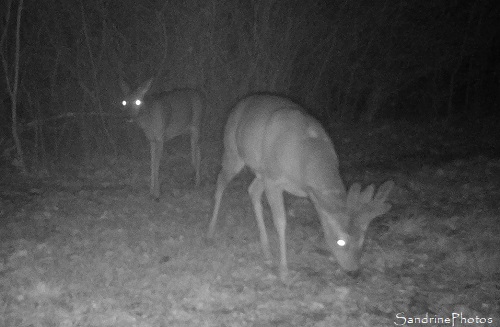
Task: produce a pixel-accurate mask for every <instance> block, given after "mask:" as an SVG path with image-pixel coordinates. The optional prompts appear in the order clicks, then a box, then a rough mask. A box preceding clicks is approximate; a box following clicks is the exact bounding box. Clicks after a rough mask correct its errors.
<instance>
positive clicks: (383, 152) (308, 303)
mask: <svg viewBox="0 0 500 327" xmlns="http://www.w3.org/2000/svg"><path fill="white" fill-rule="evenodd" d="M333 139H334V142H335V146H336V149H337V152H338V154H339V157H340V161H341V174H342V176H343V178H344V181H345V182H346V184H347V185H350V184H352V183H353V182H356V181H358V182H361V183H363V185H368V184H371V183H375V184H376V185H380V184H381V183H382V182H383V181H385V180H388V179H392V180H394V181H395V183H396V187H395V189H394V190H393V191H392V193H391V195H390V198H389V202H390V203H392V205H393V207H392V210H391V211H390V212H389V213H387V214H386V215H384V216H382V217H380V218H378V219H376V220H375V221H374V222H373V223H372V224H371V225H370V229H369V232H368V235H367V241H366V245H365V250H364V254H363V258H362V265H363V271H362V274H361V276H359V277H358V278H355V279H354V278H351V277H348V276H347V275H346V274H345V273H344V272H343V271H342V270H341V269H340V267H339V265H338V264H337V262H336V260H335V258H334V257H331V255H330V253H329V252H328V251H327V248H326V245H325V244H324V238H323V232H322V230H321V226H320V224H319V221H318V219H317V216H316V213H315V211H314V210H313V207H312V206H311V204H310V202H309V201H308V200H307V199H300V198H296V197H292V196H288V195H287V196H286V207H287V214H288V229H287V247H288V253H289V268H290V271H291V276H292V277H291V280H290V282H289V283H287V284H284V283H282V282H280V280H279V278H277V273H278V271H277V262H278V259H279V256H278V251H277V242H276V240H277V237H276V232H275V229H274V227H273V225H272V222H271V219H270V212H269V208H268V207H267V206H265V216H266V225H267V229H268V233H269V236H270V238H271V246H272V250H273V256H274V262H273V263H272V264H268V263H266V262H265V260H264V257H263V254H262V251H261V248H260V245H259V237H258V230H257V226H256V223H255V219H254V217H253V212H252V208H251V204H250V199H249V197H248V194H247V191H246V190H247V187H248V185H249V183H250V181H251V178H252V175H251V174H250V173H249V172H245V173H243V174H241V175H240V176H239V177H238V178H237V179H235V180H234V181H233V183H231V185H230V187H229V188H228V189H227V190H226V193H225V195H224V198H223V201H222V208H221V212H220V216H219V221H218V224H217V229H216V234H215V239H214V240H213V241H208V240H207V239H206V238H205V234H206V232H207V228H208V223H209V220H210V216H211V211H212V204H213V192H214V184H215V179H216V176H217V173H218V170H219V163H220V155H221V146H220V143H219V142H217V140H215V141H213V142H212V141H206V142H203V144H202V147H203V165H202V170H203V173H202V175H203V183H202V185H201V186H200V187H199V188H195V187H194V183H193V176H194V172H193V170H192V168H191V167H190V165H189V164H188V163H189V161H188V158H189V153H188V151H187V149H186V148H187V147H186V144H188V142H187V140H183V139H180V140H174V141H173V143H171V144H169V145H168V147H167V151H166V152H167V153H166V154H165V156H164V160H163V162H162V169H161V173H160V175H161V180H162V196H161V198H160V200H159V201H158V202H155V201H154V200H152V199H151V197H150V196H149V195H148V183H149V171H148V169H149V162H148V159H147V155H148V152H147V150H144V151H142V152H143V154H144V159H143V160H142V159H141V160H135V159H131V158H129V157H123V156H122V157H108V158H101V159H100V160H94V161H91V162H90V163H89V164H87V165H86V166H85V167H83V166H82V165H76V164H73V165H72V166H65V169H64V170H63V169H62V168H61V167H59V168H60V169H57V170H55V171H53V173H51V175H50V178H49V177H43V178H40V177H35V176H33V175H31V176H24V177H21V176H19V175H18V174H16V173H14V172H13V171H12V168H9V167H7V168H3V171H2V177H1V178H2V180H1V182H0V198H1V202H0V259H1V260H0V327H3V326H33V327H38V326H68V327H69V326H318V327H319V326H394V325H403V326H404V325H406V326H452V321H451V320H450V321H449V322H446V321H443V322H442V323H440V322H439V320H438V319H446V318H448V319H455V320H454V321H453V322H454V325H455V326H457V325H458V326H465V325H467V326H500V316H499V311H500V283H499V280H500V275H499V271H500V269H499V268H500V251H499V249H500V237H499V235H500V208H499V200H500V160H499V157H500V151H498V144H497V143H496V142H497V141H498V139H496V138H495V137H494V136H493V135H492V134H491V133H490V132H489V131H485V130H483V129H481V128H480V127H479V126H473V127H465V128H451V127H449V126H445V125H441V124H426V125H418V126H417V125H415V124H411V123H397V124H396V123H380V124H377V126H367V125H356V126H342V125H339V126H335V128H334V131H333ZM137 157H140V156H137ZM419 319H420V320H419ZM422 319H424V320H422ZM425 319H427V320H425ZM432 319H435V320H432ZM460 319H468V320H466V321H465V320H460Z"/></svg>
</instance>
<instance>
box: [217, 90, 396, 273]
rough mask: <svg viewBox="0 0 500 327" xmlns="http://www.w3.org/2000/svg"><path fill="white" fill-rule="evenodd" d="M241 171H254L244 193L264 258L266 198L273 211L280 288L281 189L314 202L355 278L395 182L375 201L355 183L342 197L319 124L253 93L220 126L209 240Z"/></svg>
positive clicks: (281, 101) (334, 160)
mask: <svg viewBox="0 0 500 327" xmlns="http://www.w3.org/2000/svg"><path fill="white" fill-rule="evenodd" d="M245 165H246V166H248V167H250V169H251V170H252V171H253V172H254V173H255V179H254V180H253V182H252V183H251V185H250V187H249V188H248V193H249V194H250V198H251V200H252V204H253V208H254V212H255V217H256V219H257V225H258V228H259V233H260V242H261V245H262V250H263V252H264V255H265V257H266V259H267V260H271V252H270V250H269V242H268V238H267V232H266V227H265V224H264V219H263V213H262V203H261V198H262V194H263V193H264V192H265V194H266V197H267V201H268V202H269V205H270V207H271V212H272V217H273V221H274V226H275V227H276V230H277V231H278V237H279V248H280V266H279V273H280V278H281V280H282V281H283V282H285V281H287V278H288V268H287V259H286V244H285V228H286V214H285V207H284V202H283V191H287V192H289V193H291V194H293V195H295V196H299V197H308V198H309V199H310V200H311V201H312V203H313V204H314V207H315V209H316V211H317V212H318V215H319V218H320V220H321V225H322V227H323V231H324V233H325V239H326V242H327V244H328V246H329V248H330V250H331V251H332V252H333V254H335V256H336V258H337V261H338V262H339V264H340V266H341V267H342V268H343V269H344V270H346V271H347V272H348V273H349V274H350V275H354V276H355V275H357V272H358V271H359V268H360V258H361V252H362V246H363V242H364V239H365V234H366V230H367V229H368V225H369V224H370V222H371V221H372V220H373V219H374V218H375V217H377V216H380V215H383V214H385V213H386V212H388V211H389V210H390V208H391V205H390V204H388V203H386V199H387V197H388V196H389V193H390V191H391V190H392V188H393V186H394V182H392V181H387V182H385V183H384V184H383V185H382V186H381V187H380V188H379V190H378V192H377V193H376V194H375V195H374V186H373V185H370V186H368V187H367V188H366V189H365V190H364V191H361V186H360V185H359V184H357V183H356V184H353V185H352V186H351V187H350V189H349V191H346V188H345V186H344V183H343V182H342V179H341V177H340V174H339V160H338V157H337V154H336V152H335V150H334V147H333V143H332V141H331V140H330V138H329V137H328V135H327V134H326V132H325V130H324V129H323V128H322V126H321V125H320V123H319V122H318V121H317V120H315V119H314V118H312V117H311V116H309V115H307V114H305V113H304V111H303V109H302V108H301V107H300V106H299V105H297V104H295V103H293V102H292V101H290V100H288V99H285V98H282V97H279V96H273V95H252V96H249V97H247V98H244V99H243V100H241V101H240V102H239V103H238V104H236V107H235V108H234V110H233V111H232V113H231V114H230V116H229V119H228V121H227V124H226V128H225V132H224V155H223V158H222V169H221V171H220V173H219V176H218V179H217V189H216V191H215V206H214V211H213V214H212V219H211V221H210V226H209V230H208V235H207V236H208V238H213V235H214V231H215V225H216V222H217V215H218V213H219V208H220V204H221V199H222V195H223V192H224V189H225V188H226V186H227V185H228V183H229V182H230V181H231V180H232V179H233V178H234V176H236V174H238V173H239V172H240V171H241V170H242V168H243V167H244V166H245Z"/></svg>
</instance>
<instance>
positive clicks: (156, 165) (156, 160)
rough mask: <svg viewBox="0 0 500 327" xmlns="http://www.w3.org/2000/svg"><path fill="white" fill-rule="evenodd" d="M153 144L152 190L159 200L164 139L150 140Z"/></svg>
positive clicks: (152, 193)
mask: <svg viewBox="0 0 500 327" xmlns="http://www.w3.org/2000/svg"><path fill="white" fill-rule="evenodd" d="M150 144H151V188H150V192H151V195H153V197H154V198H155V199H156V200H158V199H159V198H160V178H159V171H160V161H161V157H162V154H163V140H162V141H157V140H152V141H150Z"/></svg>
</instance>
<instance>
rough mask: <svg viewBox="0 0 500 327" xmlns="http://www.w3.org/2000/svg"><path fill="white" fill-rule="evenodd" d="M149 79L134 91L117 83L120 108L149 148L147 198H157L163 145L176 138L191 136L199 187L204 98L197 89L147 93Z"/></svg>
mask: <svg viewBox="0 0 500 327" xmlns="http://www.w3.org/2000/svg"><path fill="white" fill-rule="evenodd" d="M152 81H153V79H149V80H148V81H146V82H145V83H144V84H143V85H141V86H140V87H139V88H137V89H136V90H135V91H133V92H131V91H130V88H129V86H128V85H127V84H126V83H125V82H124V81H123V80H120V86H121V88H122V91H123V93H124V95H125V98H124V100H123V101H122V106H123V109H124V110H125V111H126V113H127V114H128V115H129V117H131V118H133V119H134V120H135V122H136V123H137V124H138V125H139V126H140V128H141V129H142V130H143V131H144V134H146V137H147V139H148V140H149V143H150V145H151V187H150V192H151V195H152V196H153V197H154V198H155V199H156V200H158V198H159V197H160V180H159V170H160V161H161V157H162V154H163V144H164V143H165V142H166V141H168V140H170V139H172V138H174V137H176V136H179V135H183V134H189V135H190V136H191V162H192V164H193V167H194V169H195V172H196V186H198V185H199V184H200V161H201V156H200V144H199V138H200V121H201V115H202V112H203V110H204V108H205V97H204V96H203V94H202V93H201V92H199V91H197V90H193V89H178V90H173V91H170V92H160V93H155V94H147V93H148V91H149V89H150V87H151V83H152Z"/></svg>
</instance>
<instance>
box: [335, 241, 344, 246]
mask: <svg viewBox="0 0 500 327" xmlns="http://www.w3.org/2000/svg"><path fill="white" fill-rule="evenodd" d="M345 244H346V243H345V241H344V240H338V241H337V245H338V246H345Z"/></svg>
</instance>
